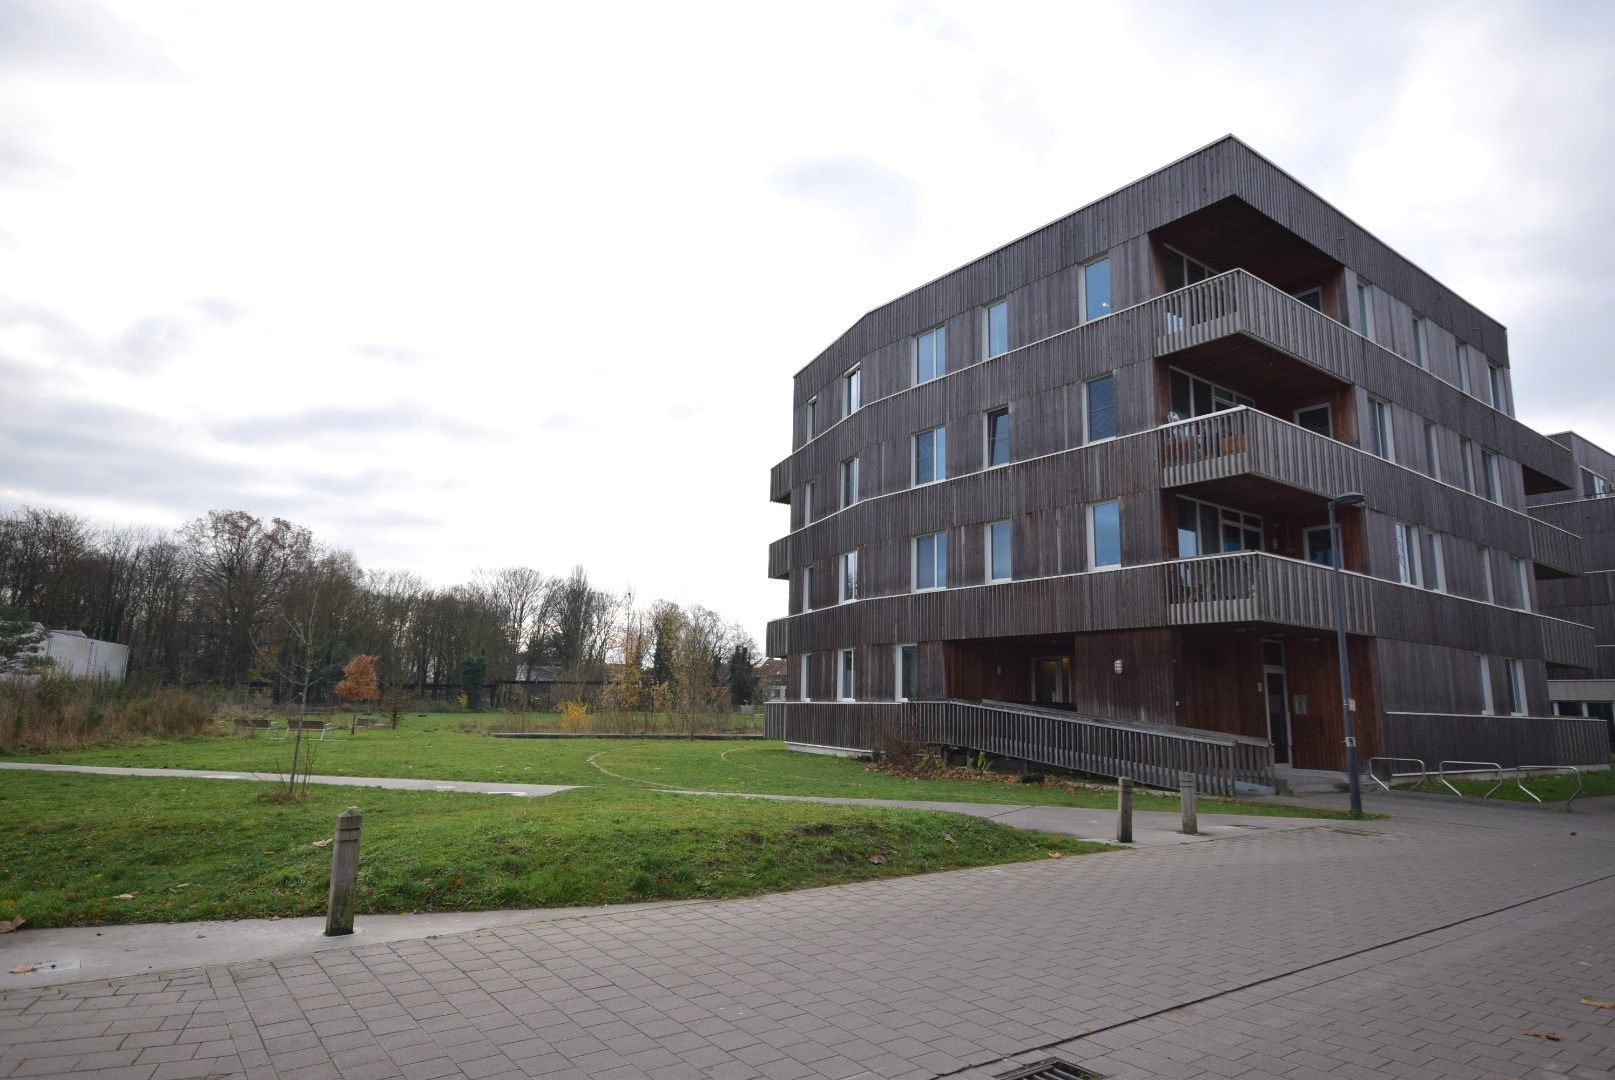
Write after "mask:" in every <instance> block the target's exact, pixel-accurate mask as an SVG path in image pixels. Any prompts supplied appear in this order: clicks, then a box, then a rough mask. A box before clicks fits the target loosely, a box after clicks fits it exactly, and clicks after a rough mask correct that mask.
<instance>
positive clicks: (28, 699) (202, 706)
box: [0, 675, 214, 753]
mask: <svg viewBox="0 0 1615 1080" xmlns="http://www.w3.org/2000/svg"><path fill="white" fill-rule="evenodd" d="M212 730H214V727H213V709H212V707H211V706H210V705H208V704H207V703H206V702H204V701H203V700H202V699H201V698H199V697H197V695H195V694H193V693H191V692H190V691H188V690H182V689H180V688H178V687H173V686H166V687H156V688H152V687H149V686H144V685H141V684H138V683H111V682H106V681H103V680H98V679H75V678H71V677H68V676H62V675H44V676H41V677H40V678H38V679H35V680H29V681H15V682H0V751H10V752H13V753H25V752H36V753H38V752H43V753H48V752H52V751H56V750H79V749H86V748H89V747H96V746H118V745H121V744H124V743H130V742H137V741H139V740H141V739H145V738H150V737H153V736H159V735H197V734H200V733H202V732H204V731H212Z"/></svg>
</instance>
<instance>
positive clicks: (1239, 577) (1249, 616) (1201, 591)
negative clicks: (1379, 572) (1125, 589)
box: [1157, 551, 1374, 634]
mask: <svg viewBox="0 0 1615 1080" xmlns="http://www.w3.org/2000/svg"><path fill="white" fill-rule="evenodd" d="M1157 569H1158V570H1159V571H1160V572H1161V574H1162V577H1163V579H1164V581H1163V588H1164V591H1165V594H1166V601H1167V622H1168V623H1169V624H1170V625H1173V626H1192V625H1198V624H1205V623H1227V622H1272V623H1282V624H1286V625H1291V626H1310V627H1316V628H1319V629H1332V628H1333V627H1334V625H1335V615H1334V602H1333V599H1332V597H1331V594H1330V588H1331V585H1330V581H1329V575H1330V573H1331V571H1330V569H1329V568H1328V567H1326V566H1320V565H1318V564H1316V563H1308V562H1301V561H1300V560H1297V559H1285V558H1280V557H1279V556H1276V555H1268V554H1266V553H1265V552H1259V551H1246V552H1239V553H1235V554H1229V555H1213V556H1209V557H1207V558H1203V559H1182V560H1179V561H1178V562H1172V563H1161V564H1158V565H1157ZM1342 584H1343V586H1344V590H1343V591H1344V596H1345V602H1346V629H1347V632H1348V633H1353V634H1372V633H1373V632H1374V629H1373V628H1374V607H1373V587H1374V580H1373V579H1372V578H1368V577H1364V576H1363V575H1361V574H1346V575H1344V577H1343V578H1342Z"/></svg>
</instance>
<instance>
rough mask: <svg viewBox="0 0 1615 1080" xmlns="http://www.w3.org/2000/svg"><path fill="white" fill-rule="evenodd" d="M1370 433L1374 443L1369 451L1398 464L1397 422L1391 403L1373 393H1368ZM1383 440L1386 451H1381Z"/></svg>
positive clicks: (1384, 459)
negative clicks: (1392, 412) (1394, 418)
mask: <svg viewBox="0 0 1615 1080" xmlns="http://www.w3.org/2000/svg"><path fill="white" fill-rule="evenodd" d="M1368 434H1369V438H1370V439H1372V440H1373V444H1374V445H1373V446H1372V447H1371V448H1370V449H1369V451H1368V452H1369V453H1371V454H1373V455H1374V456H1375V457H1377V458H1379V459H1380V460H1382V461H1389V462H1390V463H1391V464H1393V465H1394V464H1396V424H1395V422H1394V421H1393V419H1392V414H1391V403H1390V402H1388V401H1386V400H1385V399H1384V398H1379V397H1375V396H1374V395H1373V394H1369V395H1368ZM1382 437H1383V438H1382ZM1381 442H1383V443H1384V449H1385V452H1384V453H1380V444H1381Z"/></svg>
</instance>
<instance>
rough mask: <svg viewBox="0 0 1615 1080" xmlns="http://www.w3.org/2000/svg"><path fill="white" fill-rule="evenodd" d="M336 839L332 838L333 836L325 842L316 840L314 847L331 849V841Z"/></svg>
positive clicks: (328, 837)
mask: <svg viewBox="0 0 1615 1080" xmlns="http://www.w3.org/2000/svg"><path fill="white" fill-rule="evenodd" d="M334 839H336V838H335V837H332V836H327V837H326V838H325V839H324V840H316V841H314V846H315V847H329V846H330V844H331V841H332V840H334Z"/></svg>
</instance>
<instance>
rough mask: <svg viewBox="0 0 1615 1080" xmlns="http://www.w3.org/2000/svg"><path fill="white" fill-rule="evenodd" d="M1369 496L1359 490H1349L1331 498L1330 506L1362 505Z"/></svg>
mask: <svg viewBox="0 0 1615 1080" xmlns="http://www.w3.org/2000/svg"><path fill="white" fill-rule="evenodd" d="M1367 501H1368V498H1367V497H1366V496H1365V495H1363V494H1362V492H1359V491H1347V492H1344V493H1342V494H1340V495H1336V496H1335V497H1334V498H1332V499H1330V500H1329V505H1330V506H1361V505H1363V504H1364V503H1365V502H1367Z"/></svg>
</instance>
